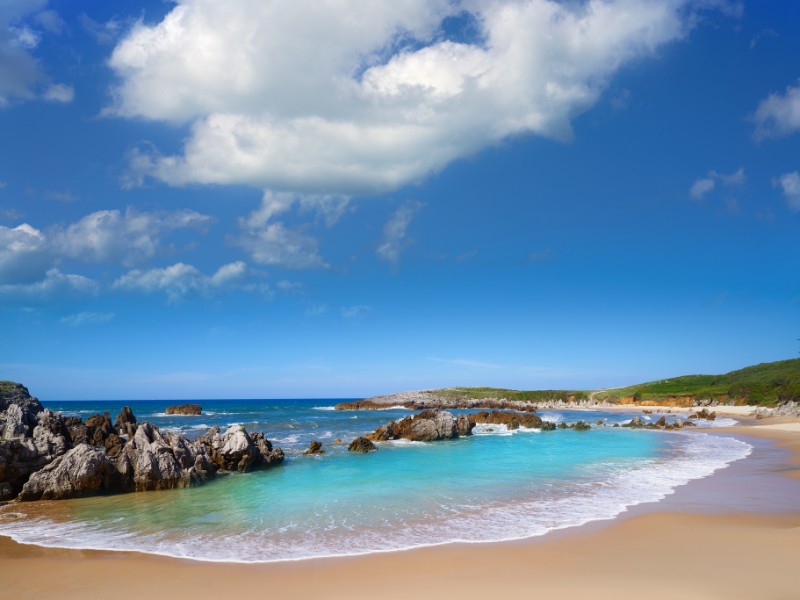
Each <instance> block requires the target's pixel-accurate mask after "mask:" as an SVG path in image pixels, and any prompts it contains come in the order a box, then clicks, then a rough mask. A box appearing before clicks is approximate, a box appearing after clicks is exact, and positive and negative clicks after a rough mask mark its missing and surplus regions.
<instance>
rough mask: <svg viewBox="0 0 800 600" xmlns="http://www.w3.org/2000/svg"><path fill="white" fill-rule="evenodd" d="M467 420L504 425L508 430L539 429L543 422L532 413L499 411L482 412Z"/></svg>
mask: <svg viewBox="0 0 800 600" xmlns="http://www.w3.org/2000/svg"><path fill="white" fill-rule="evenodd" d="M469 418H470V419H472V420H473V421H475V423H480V424H491V425H505V426H506V427H507V428H508V429H519V428H520V427H525V428H527V429H541V428H542V426H543V424H544V421H542V419H541V417H539V416H538V415H534V414H532V413H513V412H501V411H499V410H493V411H483V412H479V413H475V414H472V415H469Z"/></svg>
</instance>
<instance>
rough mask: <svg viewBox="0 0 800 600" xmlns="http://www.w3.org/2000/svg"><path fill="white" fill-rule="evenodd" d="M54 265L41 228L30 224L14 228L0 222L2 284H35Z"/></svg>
mask: <svg viewBox="0 0 800 600" xmlns="http://www.w3.org/2000/svg"><path fill="white" fill-rule="evenodd" d="M51 264H52V259H51V257H50V255H49V252H48V248H47V241H46V238H45V235H44V234H43V233H42V232H41V231H39V230H38V229H36V228H35V227H31V226H30V225H28V224H27V223H23V224H22V225H19V226H17V227H14V228H10V227H3V226H2V225H0V284H19V283H22V284H25V283H33V282H34V281H37V280H38V279H40V278H41V277H43V276H44V274H45V272H46V271H47V269H48V268H49V267H50V266H51Z"/></svg>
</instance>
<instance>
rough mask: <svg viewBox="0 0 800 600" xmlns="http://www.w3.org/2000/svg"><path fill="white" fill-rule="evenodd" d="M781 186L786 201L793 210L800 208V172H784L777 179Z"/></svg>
mask: <svg viewBox="0 0 800 600" xmlns="http://www.w3.org/2000/svg"><path fill="white" fill-rule="evenodd" d="M775 185H777V186H779V187H780V188H781V191H782V192H783V197H784V198H786V203H787V204H788V205H789V208H791V209H792V210H800V172H798V171H792V172H791V173H784V174H783V175H781V176H780V177H778V179H777V180H776V181H775Z"/></svg>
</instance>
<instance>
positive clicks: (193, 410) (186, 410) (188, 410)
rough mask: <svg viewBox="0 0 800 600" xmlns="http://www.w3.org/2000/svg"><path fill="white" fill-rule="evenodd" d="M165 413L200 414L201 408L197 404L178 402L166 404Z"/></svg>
mask: <svg viewBox="0 0 800 600" xmlns="http://www.w3.org/2000/svg"><path fill="white" fill-rule="evenodd" d="M166 413H167V414H168V415H201V414H203V408H202V407H201V406H200V405H199V404H179V405H176V406H168V407H167V410H166Z"/></svg>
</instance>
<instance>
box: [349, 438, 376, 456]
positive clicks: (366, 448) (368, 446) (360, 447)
mask: <svg viewBox="0 0 800 600" xmlns="http://www.w3.org/2000/svg"><path fill="white" fill-rule="evenodd" d="M377 449H378V447H377V446H376V445H375V444H373V443H372V441H371V440H368V439H367V438H365V437H357V438H356V439H354V440H353V441H352V442H350V445H349V446H348V447H347V450H348V451H350V452H358V453H359V454H367V453H369V452H375V450H377Z"/></svg>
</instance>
